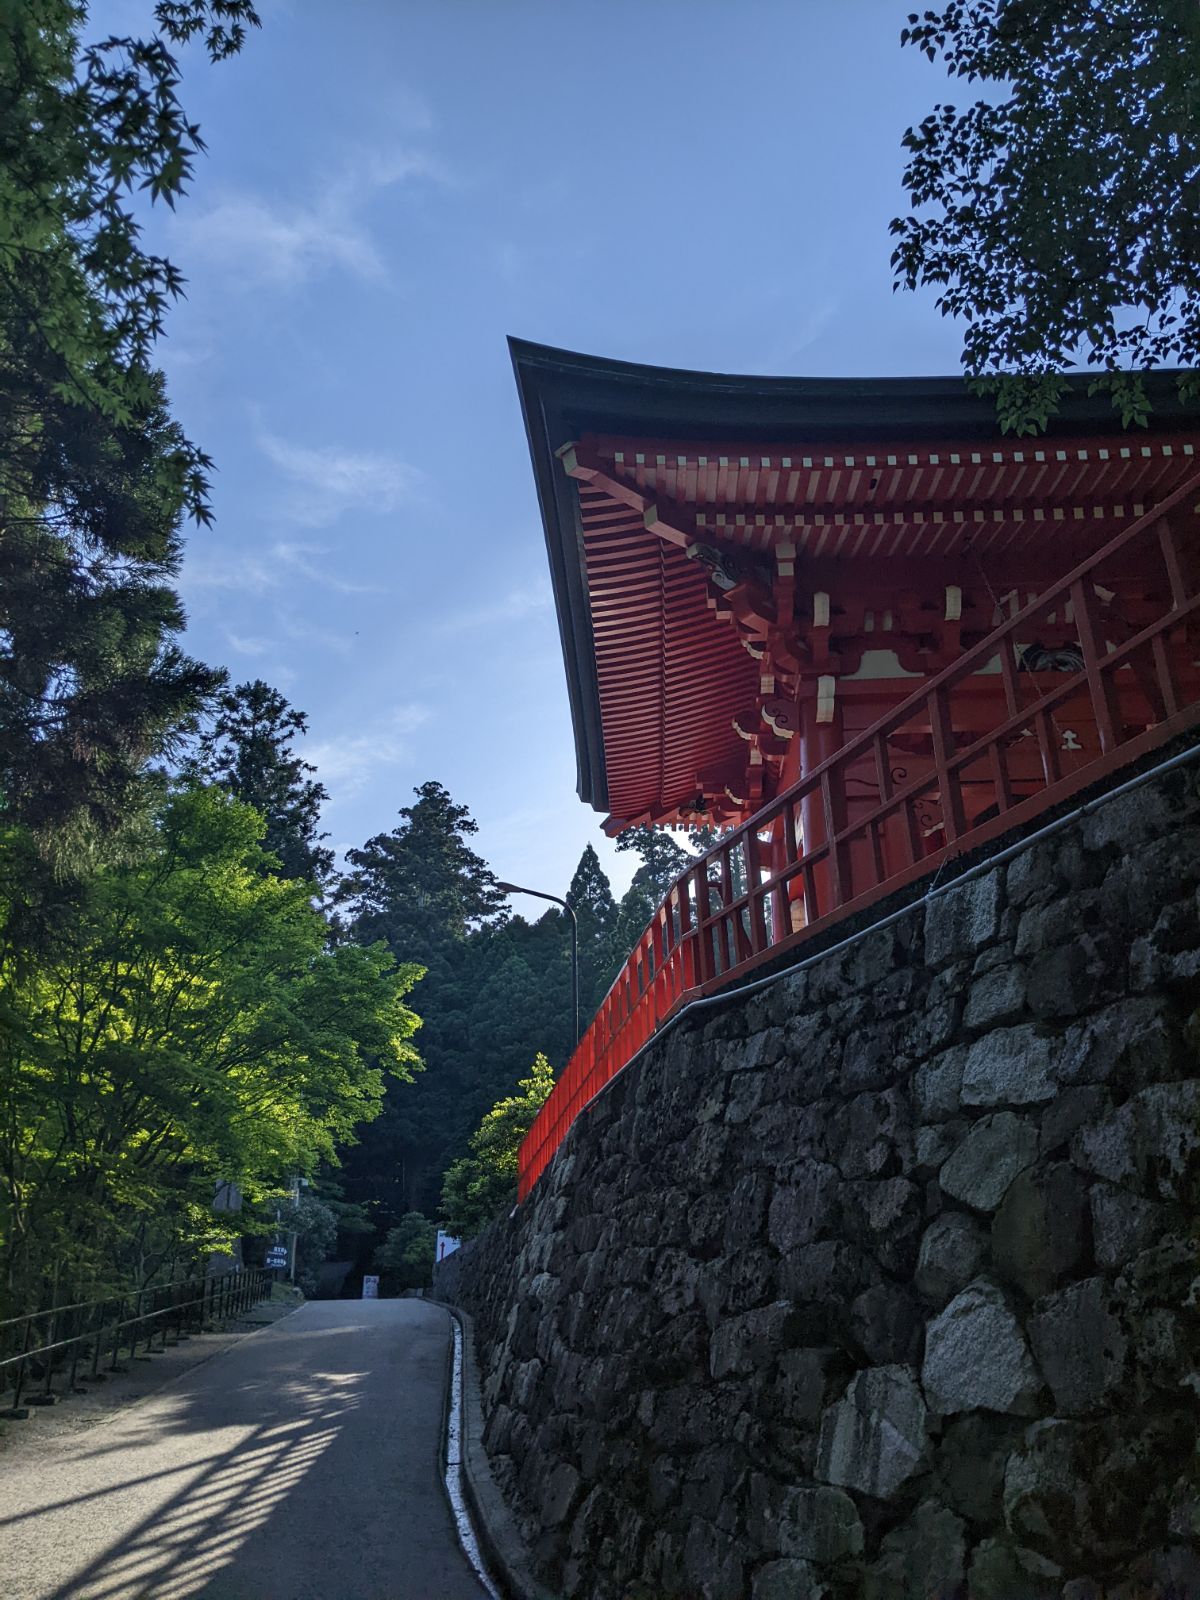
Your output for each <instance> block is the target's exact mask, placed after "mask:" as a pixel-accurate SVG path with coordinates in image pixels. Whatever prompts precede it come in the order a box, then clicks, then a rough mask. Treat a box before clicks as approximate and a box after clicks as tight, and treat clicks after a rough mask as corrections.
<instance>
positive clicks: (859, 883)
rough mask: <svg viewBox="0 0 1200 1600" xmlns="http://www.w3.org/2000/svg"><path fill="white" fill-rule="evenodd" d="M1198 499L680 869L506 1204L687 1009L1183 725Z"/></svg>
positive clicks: (1032, 610)
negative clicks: (637, 1057) (631, 1063)
mask: <svg viewBox="0 0 1200 1600" xmlns="http://www.w3.org/2000/svg"><path fill="white" fill-rule="evenodd" d="M1198 494H1200V474H1198V475H1196V476H1194V477H1192V478H1190V479H1189V480H1188V481H1187V482H1186V483H1184V484H1182V485H1181V486H1180V487H1179V488H1178V489H1177V490H1175V491H1174V493H1172V494H1171V495H1170V496H1168V497H1167V498H1166V499H1165V500H1164V501H1163V502H1162V503H1161V504H1160V505H1159V506H1157V507H1156V508H1155V509H1154V510H1152V511H1151V512H1149V513H1147V514H1146V515H1145V516H1142V517H1139V518H1138V519H1137V520H1136V521H1135V522H1133V523H1132V524H1131V525H1130V526H1129V527H1128V528H1126V529H1125V531H1124V532H1123V533H1121V534H1119V535H1118V536H1117V537H1116V538H1115V539H1113V540H1112V541H1111V542H1110V543H1108V544H1107V545H1105V546H1104V547H1103V548H1101V549H1100V550H1098V551H1096V552H1095V553H1094V554H1093V555H1091V556H1089V557H1088V558H1087V559H1086V560H1085V561H1083V562H1082V563H1080V565H1078V566H1077V567H1076V568H1074V570H1073V571H1071V572H1069V573H1068V574H1067V575H1066V576H1065V577H1063V578H1062V579H1060V580H1058V581H1057V582H1055V583H1053V584H1052V585H1051V586H1050V587H1048V588H1047V589H1045V590H1044V591H1042V592H1041V593H1039V594H1037V595H1036V596H1029V597H1027V603H1026V604H1025V605H1024V606H1023V607H1020V608H1019V609H1018V603H1017V601H1013V602H1012V610H1013V614H1012V615H1011V616H1010V617H1008V619H1007V620H1005V621H1002V622H1000V623H999V625H998V626H997V627H996V628H995V630H994V631H993V632H992V633H990V634H988V635H987V636H986V637H985V638H983V639H980V640H978V641H977V642H976V643H975V644H974V645H973V646H972V647H971V648H969V649H967V650H966V651H965V652H964V653H963V654H962V655H961V656H960V657H959V658H958V659H957V660H956V661H954V662H953V663H952V664H951V665H950V666H948V667H947V668H946V669H945V670H944V671H943V672H941V673H939V674H938V675H937V676H936V677H934V678H932V679H930V680H928V681H927V682H924V683H922V684H921V685H920V687H918V688H917V689H916V690H915V691H914V693H913V694H912V695H911V696H910V697H909V698H908V699H907V700H905V701H904V702H903V703H902V704H900V705H898V706H897V707H896V709H895V710H894V711H891V712H889V713H888V714H887V715H886V716H884V717H881V718H880V719H879V720H878V721H877V722H875V723H874V724H873V725H872V726H871V727H869V728H867V729H865V730H864V731H863V732H861V733H859V734H858V735H856V736H855V737H852V738H850V739H849V740H848V741H847V742H846V743H845V744H844V745H843V746H842V748H841V749H839V750H838V751H837V752H836V753H835V754H834V755H832V756H830V757H829V759H828V760H826V761H824V762H823V763H822V764H821V765H820V766H818V767H816V768H814V769H813V770H812V771H811V772H808V773H806V774H805V775H804V776H803V777H802V778H801V779H800V780H799V781H798V782H797V783H794V784H793V785H791V787H790V788H788V789H787V790H786V791H785V792H784V793H782V794H780V795H779V796H778V797H777V798H776V799H774V800H773V801H771V802H770V803H769V804H768V805H766V806H764V807H763V808H762V809H761V810H760V811H759V812H757V813H756V815H755V816H753V817H752V818H750V820H749V821H748V822H746V823H744V824H743V825H742V826H741V827H739V828H737V829H736V830H734V831H733V832H731V833H730V834H729V835H728V836H727V837H725V838H724V839H722V840H721V841H720V842H719V843H718V844H717V845H716V846H715V847H714V848H713V849H711V850H710V851H708V852H707V854H706V855H704V856H701V857H698V858H697V860H696V862H695V863H694V864H693V865H691V866H689V867H688V869H687V870H686V871H685V872H684V873H682V874H681V876H680V877H679V878H678V879H677V880H676V882H675V883H674V885H673V886H672V888H671V889H670V891H669V892H668V894H667V896H666V897H665V899H664V900H663V902H662V904H661V905H660V906H659V908H658V910H657V912H656V913H655V915H654V917H653V918H652V920H651V922H650V925H649V926H648V927H647V929H646V930H645V932H644V933H643V934H642V936H641V938H640V939H639V940H638V942H637V944H636V945H635V947H634V949H633V950H632V952H631V953H630V955H629V957H628V959H627V960H626V962H625V965H624V967H623V968H622V970H621V972H620V973H619V974H618V976H617V978H616V980H615V982H614V983H613V985H612V987H611V988H610V989H609V991H608V993H607V995H606V996H605V997H604V999H603V1001H601V1003H600V1006H599V1009H598V1010H597V1012H596V1016H595V1018H594V1020H593V1021H592V1023H591V1026H590V1027H589V1028H588V1030H587V1032H586V1033H585V1034H584V1036H583V1038H582V1039H581V1040H580V1043H579V1045H578V1048H577V1049H576V1051H575V1053H574V1055H573V1056H572V1057H571V1060H570V1061H569V1062H568V1064H567V1067H566V1069H565V1070H564V1072H563V1074H562V1077H561V1078H560V1080H559V1082H558V1083H557V1084H556V1085H555V1087H554V1089H553V1091H552V1093H551V1094H550V1096H549V1098H548V1099H547V1101H546V1103H545V1105H544V1106H543V1107H542V1110H541V1112H540V1113H539V1115H538V1117H537V1119H536V1121H535V1122H534V1124H533V1126H532V1128H531V1129H530V1131H529V1134H528V1135H527V1136H526V1138H525V1140H524V1142H523V1144H522V1146H521V1152H520V1157H519V1187H518V1193H519V1195H520V1197H521V1198H522V1199H524V1198H525V1196H526V1195H527V1194H528V1193H529V1191H530V1189H531V1188H532V1187H533V1185H534V1183H536V1181H537V1179H538V1177H539V1176H540V1174H541V1173H542V1171H543V1170H544V1169H545V1167H546V1165H547V1163H548V1162H549V1161H550V1158H551V1157H552V1156H553V1154H554V1152H555V1150H557V1148H558V1146H559V1144H560V1143H561V1142H562V1139H563V1137H564V1136H565V1134H566V1132H567V1129H568V1128H569V1127H570V1126H571V1124H572V1122H574V1120H575V1118H576V1117H577V1116H578V1115H579V1113H580V1111H582V1109H583V1108H584V1106H585V1105H586V1104H587V1103H588V1101H589V1100H591V1099H592V1098H593V1097H594V1096H595V1095H596V1094H597V1093H598V1092H599V1091H600V1090H601V1089H602V1088H603V1087H604V1085H605V1084H606V1083H608V1082H609V1081H610V1080H611V1079H612V1078H613V1077H614V1076H615V1075H616V1074H617V1073H618V1072H619V1071H620V1070H621V1069H622V1068H623V1067H624V1066H625V1065H626V1064H627V1063H628V1062H629V1061H630V1060H631V1059H632V1057H633V1056H634V1055H635V1054H636V1053H637V1052H638V1051H639V1050H640V1049H641V1047H642V1046H643V1045H644V1044H645V1043H646V1041H647V1040H648V1039H650V1038H651V1037H652V1036H653V1034H654V1033H655V1031H656V1029H658V1028H659V1027H660V1026H661V1025H662V1024H663V1022H665V1021H666V1020H667V1019H668V1018H669V1017H670V1016H672V1015H673V1014H674V1013H675V1012H676V1011H677V1010H679V1009H680V1007H681V1006H683V1005H684V1004H685V1003H686V1002H687V1001H688V1000H691V999H693V998H695V997H697V996H699V995H703V994H706V993H710V992H712V991H714V990H716V989H718V988H721V987H723V986H724V985H726V984H728V983H731V982H734V981H736V980H737V979H739V978H742V977H745V976H746V975H748V974H749V973H751V972H753V971H754V970H755V969H756V968H758V967H761V966H762V965H763V964H764V963H765V962H767V961H771V960H774V959H776V958H777V957H779V956H780V955H782V954H784V953H786V952H787V951H788V950H790V949H792V948H793V947H794V946H796V945H798V944H800V943H802V942H803V941H804V940H806V939H810V938H812V937H813V936H814V935H815V934H818V933H820V932H822V931H824V930H826V929H828V928H830V927H831V926H833V925H835V924H836V923H837V922H838V921H840V920H841V919H843V918H845V917H847V916H850V915H853V914H854V913H855V912H857V911H860V910H862V909H864V908H865V907H867V906H870V905H871V904H872V903H873V902H875V901H877V900H880V899H882V898H883V897H885V896H886V895H889V894H891V893H893V892H894V891H895V890H897V889H900V888H902V887H904V886H905V885H907V884H910V883H913V882H915V881H917V880H918V879H920V878H923V877H924V876H926V875H928V874H932V873H934V872H936V871H937V869H938V868H939V867H940V866H941V865H942V864H943V862H945V861H946V860H948V859H949V858H950V857H952V856H954V855H957V854H960V853H961V852H962V851H963V850H965V849H970V850H975V849H977V848H979V847H980V846H982V845H984V844H987V843H988V842H989V841H990V840H992V839H995V838H997V837H998V836H999V835H1001V834H1003V833H1006V832H1008V831H1010V830H1011V829H1013V828H1015V827H1018V826H1020V825H1022V824H1025V823H1028V822H1030V821H1032V820H1033V819H1034V818H1036V817H1037V816H1039V815H1040V814H1041V813H1043V812H1044V811H1046V810H1047V809H1048V808H1050V807H1052V806H1054V805H1057V804H1059V803H1060V802H1061V801H1063V800H1065V799H1066V798H1068V797H1069V796H1070V795H1072V794H1074V793H1076V792H1078V791H1079V790H1080V789H1083V788H1085V787H1087V786H1089V785H1091V784H1094V783H1096V782H1097V781H1099V780H1101V779H1103V778H1104V777H1106V776H1108V775H1110V774H1111V773H1113V772H1115V771H1117V770H1118V769H1120V768H1122V767H1124V766H1127V765H1128V764H1129V763H1131V762H1133V761H1136V760H1138V759H1139V758H1140V757H1142V756H1144V755H1145V754H1147V753H1148V752H1149V751H1151V750H1153V749H1155V748H1156V747H1158V746H1159V745H1161V744H1163V743H1165V742H1166V741H1168V740H1169V739H1171V738H1173V737H1175V736H1176V735H1178V734H1179V733H1181V732H1183V731H1184V730H1186V729H1188V728H1190V727H1192V726H1194V725H1195V724H1196V723H1197V722H1200V668H1198V667H1197V664H1196V658H1197V656H1200V619H1198V612H1200V573H1198V571H1197V556H1198V552H1200V538H1198V535H1197V525H1196V521H1195V517H1194V512H1195V510H1196V506H1195V501H1196V497H1197V495H1198ZM1169 513H1177V515H1175V516H1174V517H1171V516H1169V515H1168V514H1169ZM1008 598H1009V597H1005V599H1006V600H1007V599H1008ZM996 609H997V613H998V614H1002V612H1003V610H1004V605H1003V604H1002V603H1001V601H1000V600H997V602H996ZM997 679H998V680H999V681H998V683H997Z"/></svg>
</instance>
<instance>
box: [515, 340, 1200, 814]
mask: <svg viewBox="0 0 1200 1600" xmlns="http://www.w3.org/2000/svg"><path fill="white" fill-rule="evenodd" d="M509 345H510V349H511V352H512V359H513V366H514V369H515V372H516V378H517V386H518V389H519V392H520V396H521V405H522V410H523V413H524V418H525V427H526V432H527V435H528V439H529V448H530V454H531V456H532V460H533V468H534V477H535V480H536V483H537V491H538V499H539V503H540V507H541V515H542V522H543V526H544V529H545V535H546V547H547V551H548V554H549V559H550V570H551V577H552V581H553V585H554V597H555V604H556V607H557V611H558V618H559V629H560V634H561V638H562V647H563V657H564V662H565V665H566V673H567V686H568V693H569V696H570V704H571V715H572V721H573V725H574V729H575V748H576V759H577V764H578V791H579V795H580V798H581V799H583V800H585V801H586V802H588V803H589V804H590V805H592V806H594V807H596V809H598V810H602V811H607V810H610V809H611V810H612V811H613V812H614V813H615V820H616V821H617V822H618V823H620V822H625V821H635V820H639V819H640V818H641V817H643V816H646V817H652V816H654V815H655V814H656V813H658V814H665V813H666V812H668V811H669V810H670V809H671V807H672V806H673V805H676V804H679V803H681V802H682V801H683V799H684V798H685V797H686V795H687V794H688V792H689V788H690V786H691V785H692V780H693V774H694V772H695V770H696V768H697V767H704V766H706V765H711V766H713V767H717V766H719V765H720V763H721V761H722V759H724V757H725V755H726V754H727V752H728V747H729V745H730V742H731V741H732V742H733V744H734V746H735V747H736V742H737V735H736V733H734V732H733V731H732V728H731V717H732V715H733V713H734V712H736V710H737V709H738V706H739V705H740V704H741V703H742V701H744V700H745V699H746V698H747V696H748V693H749V692H750V690H751V688H752V686H753V683H754V681H755V671H756V669H755V663H754V662H753V660H752V659H751V658H750V657H749V656H748V655H747V654H746V653H745V652H744V651H742V650H741V649H740V648H739V646H738V644H737V640H736V637H735V635H734V633H733V630H731V629H729V628H728V627H727V626H725V625H724V624H723V623H720V622H718V621H717V620H716V619H715V617H714V614H713V610H712V606H711V604H710V603H709V590H708V586H707V583H706V580H705V578H704V575H703V573H702V572H701V570H700V569H699V567H698V564H697V563H695V562H691V561H688V560H687V558H686V556H685V554H684V549H683V548H681V546H683V545H686V543H687V542H688V539H689V538H690V539H695V538H696V537H697V531H696V530H697V527H698V526H699V527H700V528H701V529H702V530H703V536H704V537H707V538H711V539H712V540H713V541H714V543H718V544H722V545H726V546H728V545H730V544H733V545H738V546H741V547H745V548H749V549H751V550H755V551H764V550H769V549H770V548H771V544H772V539H773V538H778V537H784V536H786V537H787V538H788V539H791V540H793V541H794V542H795V543H796V544H797V548H798V553H799V561H800V563H801V564H802V563H803V562H805V561H806V560H811V561H821V560H836V561H846V560H855V561H859V562H863V563H866V562H867V561H870V562H871V564H872V567H873V568H876V569H878V570H880V571H882V570H883V568H884V566H885V565H886V561H887V559H888V558H890V557H896V558H899V559H900V560H901V561H904V562H908V561H911V560H912V558H913V557H914V556H921V557H926V556H928V557H931V558H933V559H937V558H938V557H942V556H945V555H948V554H950V553H951V552H952V550H954V549H956V548H959V547H961V540H962V539H963V538H965V536H966V534H965V532H960V533H959V534H957V535H956V533H955V529H956V527H957V528H960V529H969V530H970V532H971V537H972V540H973V544H972V548H979V545H978V533H977V529H978V525H979V524H980V523H981V522H983V520H984V519H985V517H986V519H987V528H986V542H987V548H988V551H989V555H990V557H994V559H997V560H1002V559H1003V556H1004V553H1005V552H1008V553H1009V554H1011V555H1014V556H1015V554H1016V553H1017V552H1018V551H1022V550H1025V551H1032V550H1036V549H1037V548H1039V547H1041V546H1044V545H1045V544H1046V538H1047V530H1046V529H1045V528H1044V527H1042V526H1035V525H1034V524H1035V521H1036V522H1037V523H1041V521H1042V519H1043V517H1047V518H1049V517H1051V516H1053V518H1055V519H1057V520H1058V521H1059V522H1064V521H1065V526H1064V527H1062V528H1061V529H1058V530H1055V531H1054V537H1055V538H1056V539H1059V540H1061V541H1063V546H1064V556H1065V555H1066V554H1067V553H1068V549H1067V547H1068V546H1069V548H1070V551H1071V552H1075V551H1077V550H1078V548H1079V541H1080V539H1083V540H1085V541H1087V542H1089V543H1094V542H1097V541H1098V540H1099V541H1100V542H1102V541H1103V539H1104V538H1107V537H1109V536H1111V534H1112V533H1113V532H1115V531H1116V530H1117V527H1118V526H1119V524H1118V523H1117V522H1115V521H1110V522H1109V523H1108V525H1107V527H1104V526H1103V525H1101V526H1100V527H1099V528H1097V527H1096V525H1095V524H1096V519H1097V518H1101V519H1103V518H1105V517H1109V518H1115V517H1120V518H1123V519H1124V520H1129V519H1131V518H1132V517H1133V516H1134V515H1136V514H1137V510H1136V509H1135V507H1136V506H1137V505H1138V503H1139V501H1146V502H1148V503H1149V504H1153V503H1154V499H1155V498H1156V496H1158V495H1160V494H1161V493H1164V492H1166V491H1167V490H1169V489H1170V488H1171V487H1173V485H1174V482H1175V481H1176V479H1177V478H1178V476H1179V474H1180V473H1182V472H1186V471H1187V470H1189V469H1194V465H1195V453H1196V452H1197V450H1198V449H1200V414H1198V413H1197V411H1196V409H1195V408H1192V407H1184V406H1183V405H1182V404H1181V402H1180V400H1179V396H1178V390H1177V386H1176V382H1175V374H1173V373H1169V372H1159V373H1151V374H1147V379H1146V381H1147V387H1148V389H1149V391H1150V394H1151V398H1152V401H1153V405H1154V410H1153V413H1152V416H1151V425H1150V428H1149V429H1138V430H1135V431H1133V432H1131V433H1122V432H1121V430H1120V427H1119V425H1118V423H1117V419H1116V418H1115V416H1114V414H1113V411H1112V407H1111V404H1110V401H1109V399H1108V397H1107V396H1105V395H1098V396H1089V395H1088V393H1087V389H1088V386H1089V385H1090V383H1091V381H1092V380H1091V378H1090V377H1089V376H1087V375H1083V376H1080V377H1078V378H1072V379H1071V380H1069V388H1068V391H1067V393H1066V395H1065V396H1064V398H1063V401H1062V404H1061V408H1060V412H1059V414H1058V415H1057V416H1056V417H1055V418H1054V420H1053V422H1052V424H1051V427H1050V429H1049V431H1048V433H1047V435H1045V436H1043V437H1040V438H1038V439H1013V438H1012V437H1005V436H1004V435H1002V434H1001V433H1000V430H999V428H998V427H997V424H996V420H995V413H994V409H993V406H992V404H991V402H990V401H988V400H985V399H980V398H977V397H975V396H973V395H972V394H970V393H969V391H968V390H967V388H966V385H965V383H964V381H963V379H962V378H960V377H951V378H771V377H748V376H743V377H738V376H726V375H721V374H715V373H699V372H686V371H678V370H674V369H671V368H664V367H648V366H641V365H638V364H636V363H633V362H620V361H607V360H602V359H599V358H596V357H591V356H584V355H578V354H574V353H572V352H570V351H565V350H556V349H552V348H550V347H548V346H545V345H536V344H529V343H525V342H523V341H521V340H516V339H512V340H510V341H509ZM1185 434H1186V435H1188V436H1189V437H1188V439H1187V440H1186V441H1183V440H1181V437H1180V436H1181V435H1185ZM1068 443H1069V445H1070V448H1069V449H1068V448H1066V446H1067V445H1068ZM985 444H986V445H987V446H988V447H989V448H988V449H987V450H983V449H982V448H981V447H982V446H983V445H985ZM571 445H579V446H580V450H579V452H578V457H579V459H578V460H577V458H576V454H574V453H572V454H568V453H567V450H566V447H568V446H571ZM643 445H644V446H645V447H646V448H645V450H644V451H643V450H642V448H641V447H642V446H643ZM697 446H704V447H708V448H707V449H697V448H696V447H697ZM748 446H749V447H753V448H752V453H751V454H750V455H746V454H739V447H742V449H744V448H745V447H748ZM956 446H958V447H961V451H956V450H955V447H956ZM623 447H628V448H623ZM809 447H811V451H812V453H811V455H810V456H804V455H803V453H802V452H803V451H804V450H805V449H806V448H809ZM821 447H824V450H825V452H827V453H825V454H822V453H821ZM939 447H941V452H940V453H939ZM947 452H954V453H951V454H948V453H947ZM564 456H565V457H566V460H565V461H564V459H563V458H564ZM877 460H878V471H877V472H876V471H875V470H874V469H875V468H876V462H877ZM580 461H582V462H583V463H584V465H583V466H582V467H581V466H580V464H579V462H580ZM972 463H974V464H975V466H974V468H973V467H972V465H971V464H972ZM951 464H953V465H951ZM590 468H595V469H599V471H600V476H599V478H597V479H596V480H595V482H592V481H589V479H590V471H589V469H590ZM568 469H574V472H575V476H574V477H572V476H571V475H569V470H568ZM793 469H794V470H793ZM596 484H600V485H602V486H603V487H600V488H598V487H596ZM1047 507H1049V508H1051V510H1049V511H1047V510H1046V509H1045V508H1047ZM722 508H728V511H729V515H728V517H726V515H725V514H724V510H723V509H722ZM747 508H749V510H750V512H751V515H749V516H746V515H744V514H742V515H740V516H739V515H736V514H735V511H736V512H737V513H745V512H746V510H747ZM964 508H965V510H964ZM1026 508H1028V509H1026ZM660 512H662V513H663V515H664V520H661V521H660V520H659V513H660ZM676 513H679V515H678V516H677V517H676V515H675V514H676ZM666 517H673V518H675V520H676V521H677V522H678V523H679V526H680V527H681V528H685V529H686V530H687V533H686V534H685V535H683V536H681V535H680V533H679V532H678V530H677V529H676V528H673V527H672V526H671V524H670V523H669V522H668V521H667V520H665V518H666ZM1027 517H1028V518H1029V520H1028V521H1026V520H1024V519H1025V518H1027ZM1080 521H1082V522H1083V524H1084V525H1083V526H1078V525H1077V524H1078V523H1079V522H1080ZM785 523H786V528H784V524H785ZM781 529H782V530H783V532H781V531H780V530H781ZM956 537H957V538H958V539H959V540H960V545H959V546H956V545H955V539H956ZM751 697H752V696H751Z"/></svg>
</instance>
